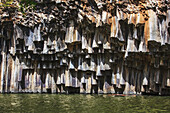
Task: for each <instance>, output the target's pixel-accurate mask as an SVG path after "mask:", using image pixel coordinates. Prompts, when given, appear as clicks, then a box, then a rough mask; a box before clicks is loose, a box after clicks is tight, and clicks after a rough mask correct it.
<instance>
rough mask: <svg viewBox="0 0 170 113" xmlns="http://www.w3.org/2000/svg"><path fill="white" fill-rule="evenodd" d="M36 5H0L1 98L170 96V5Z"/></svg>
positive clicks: (49, 0)
mask: <svg viewBox="0 0 170 113" xmlns="http://www.w3.org/2000/svg"><path fill="white" fill-rule="evenodd" d="M35 1H36V2H37V3H36V6H32V5H28V6H26V5H25V6H22V7H21V5H19V4H20V2H19V0H18V1H17V0H13V2H11V3H8V5H5V6H4V5H2V4H3V3H1V4H0V31H1V32H0V51H1V56H0V62H1V71H0V79H1V80H0V92H1V93H10V92H12V93H37V92H38V93H43V92H51V93H124V94H141V93H143V94H159V95H170V1H169V0H35ZM1 2H4V1H1ZM21 9H22V10H21Z"/></svg>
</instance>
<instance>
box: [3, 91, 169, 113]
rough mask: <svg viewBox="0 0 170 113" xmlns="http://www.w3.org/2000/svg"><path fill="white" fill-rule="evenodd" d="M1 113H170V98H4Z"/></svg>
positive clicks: (59, 96) (36, 96)
mask: <svg viewBox="0 0 170 113" xmlns="http://www.w3.org/2000/svg"><path fill="white" fill-rule="evenodd" d="M0 112H3V113H9V112H17V113H18V112H31V113H32V112H35V113H64V112H65V113H134V112H139V113H170V97H168V96H164V97H163V96H125V97H115V96H113V95H78V94H76V95H64V94H62V95H60V94H57V95H56V94H0Z"/></svg>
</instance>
